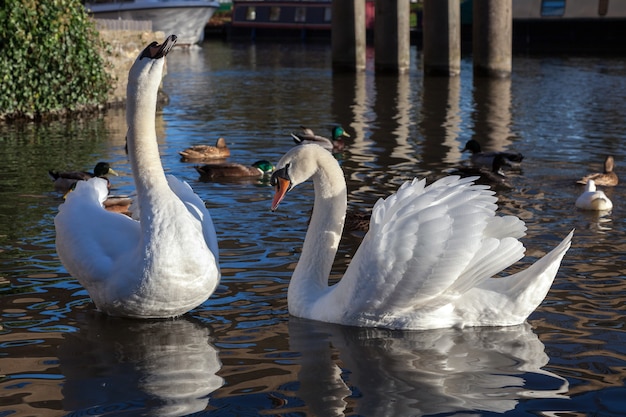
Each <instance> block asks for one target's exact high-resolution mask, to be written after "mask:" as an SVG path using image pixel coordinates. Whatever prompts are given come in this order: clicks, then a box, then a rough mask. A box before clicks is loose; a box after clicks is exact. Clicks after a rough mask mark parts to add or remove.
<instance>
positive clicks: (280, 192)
mask: <svg viewBox="0 0 626 417" xmlns="http://www.w3.org/2000/svg"><path fill="white" fill-rule="evenodd" d="M274 179H275V183H274V187H275V192H274V198H273V199H272V211H276V209H277V208H278V205H279V204H280V202H281V201H283V198H284V197H285V194H287V191H289V188H291V181H289V180H288V179H287V178H283V177H275V178H274Z"/></svg>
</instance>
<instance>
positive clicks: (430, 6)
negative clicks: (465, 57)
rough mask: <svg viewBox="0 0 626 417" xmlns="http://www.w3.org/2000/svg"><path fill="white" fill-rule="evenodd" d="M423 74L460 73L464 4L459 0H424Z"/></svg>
mask: <svg viewBox="0 0 626 417" xmlns="http://www.w3.org/2000/svg"><path fill="white" fill-rule="evenodd" d="M423 11H424V14H423V26H424V31H423V44H424V46H423V48H424V73H425V74H426V75H444V76H456V75H459V73H460V72H461V6H460V4H459V1H458V0H424V8H423Z"/></svg>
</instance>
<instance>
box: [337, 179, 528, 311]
mask: <svg viewBox="0 0 626 417" xmlns="http://www.w3.org/2000/svg"><path fill="white" fill-rule="evenodd" d="M472 180H473V179H472V178H468V179H459V178H458V177H446V178H443V179H441V180H439V181H437V182H435V183H433V184H431V185H430V186H428V187H425V183H424V181H423V180H422V181H416V180H414V181H413V182H411V183H406V184H404V185H403V186H402V187H401V188H400V189H399V190H398V192H397V193H396V194H394V195H392V196H391V197H389V198H387V199H386V200H380V201H379V202H378V203H377V204H376V206H375V207H374V211H373V214H372V221H371V226H370V227H371V228H370V230H369V232H368V234H367V235H366V237H365V239H364V241H363V243H362V244H361V246H360V247H359V249H358V251H357V253H356V254H355V256H354V259H353V260H352V262H351V264H350V267H349V268H348V270H347V271H346V274H345V275H344V277H343V279H342V281H341V282H340V283H339V284H338V287H344V286H345V287H348V289H347V290H346V289H342V290H341V291H337V292H346V293H348V294H350V295H349V298H350V300H351V301H350V302H349V303H346V304H345V305H346V306H347V307H346V309H347V310H346V311H345V314H346V315H351V314H357V313H358V312H361V311H364V310H365V307H366V306H367V310H369V311H370V312H374V313H375V314H385V312H397V311H402V310H405V309H420V310H428V309H435V308H438V307H440V306H441V305H442V304H445V303H447V302H450V301H451V300H453V299H454V298H455V297H458V296H459V295H460V294H462V293H463V291H466V290H467V289H469V288H472V287H474V286H475V285H477V284H478V283H479V282H480V281H482V280H484V279H487V278H489V277H490V276H491V275H493V273H496V272H498V271H500V270H501V269H503V268H504V267H506V266H509V265H510V264H512V263H513V262H515V261H517V260H518V259H519V258H520V257H521V253H523V247H522V246H521V243H519V242H517V240H516V239H508V240H504V241H502V242H500V241H499V240H498V239H495V238H490V239H484V234H485V231H486V230H489V231H490V233H491V234H494V235H495V234H496V231H497V230H498V229H497V228H496V227H495V226H493V225H491V224H490V223H491V221H493V219H494V216H495V210H496V204H495V203H496V198H495V197H494V196H493V192H491V191H489V190H488V189H487V187H484V186H481V185H474V184H473V183H472ZM499 222H501V221H499ZM502 223H503V224H506V225H507V227H509V228H510V229H511V230H513V231H514V232H515V234H516V235H519V234H520V233H523V231H522V232H520V230H519V229H520V224H519V223H515V222H511V221H508V223H507V221H504V222H502ZM522 227H523V224H522ZM496 252H497V253H498V256H497V257H496V256H491V257H490V255H491V254H493V253H496ZM478 254H480V255H479V256H478ZM477 258H480V259H477ZM492 259H493V261H492ZM337 289H338V290H339V289H340V288H337Z"/></svg>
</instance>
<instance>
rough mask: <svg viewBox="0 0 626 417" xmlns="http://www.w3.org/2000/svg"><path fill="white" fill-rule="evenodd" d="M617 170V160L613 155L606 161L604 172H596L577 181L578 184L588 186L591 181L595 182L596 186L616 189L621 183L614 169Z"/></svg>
mask: <svg viewBox="0 0 626 417" xmlns="http://www.w3.org/2000/svg"><path fill="white" fill-rule="evenodd" d="M614 168H615V159H614V158H613V156H612V155H609V156H607V157H606V158H605V159H604V172H596V173H594V174H589V175H586V176H584V177H583V178H581V179H580V180H578V181H577V183H578V184H587V182H588V181H589V180H593V181H594V182H595V183H596V185H600V186H603V187H614V186H616V185H617V184H618V183H619V178H618V177H617V174H616V173H615V171H613V169H614Z"/></svg>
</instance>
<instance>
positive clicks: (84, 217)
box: [54, 178, 141, 286]
mask: <svg viewBox="0 0 626 417" xmlns="http://www.w3.org/2000/svg"><path fill="white" fill-rule="evenodd" d="M107 194H108V189H107V182H106V180H104V179H101V178H93V179H90V180H89V181H79V182H78V183H77V184H76V189H75V190H74V191H72V192H71V193H70V194H69V195H68V196H67V199H66V201H65V203H63V204H61V205H60V206H59V213H58V215H57V216H56V217H55V219H54V224H55V227H56V233H57V236H56V246H57V252H58V254H59V257H60V258H61V260H62V262H63V265H64V266H65V267H66V268H67V270H68V272H70V273H71V274H72V275H73V276H75V277H76V278H80V279H81V280H83V279H84V280H85V281H93V280H95V279H97V278H96V277H102V279H106V278H105V277H108V276H110V274H111V272H112V271H113V268H114V264H115V262H116V261H117V260H118V259H120V258H121V257H124V258H126V256H128V255H129V254H131V253H132V252H134V251H135V248H136V247H137V243H138V241H139V239H140V237H141V231H140V227H139V223H138V222H137V221H135V220H132V219H130V218H129V217H128V216H125V215H123V214H119V213H111V212H109V211H106V210H105V209H104V207H103V206H102V203H103V202H104V200H106V198H107ZM93 284H94V285H97V283H95V282H94V283H93ZM85 285H87V286H89V284H85Z"/></svg>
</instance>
